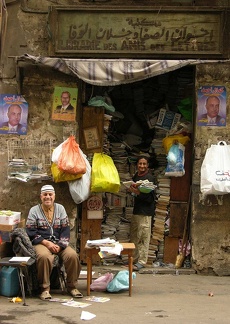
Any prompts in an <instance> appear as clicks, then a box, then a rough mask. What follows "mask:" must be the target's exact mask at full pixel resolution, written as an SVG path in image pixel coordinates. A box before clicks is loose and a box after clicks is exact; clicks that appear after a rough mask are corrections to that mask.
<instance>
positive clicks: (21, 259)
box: [9, 257, 30, 262]
mask: <svg viewBox="0 0 230 324" xmlns="http://www.w3.org/2000/svg"><path fill="white" fill-rule="evenodd" d="M29 259H30V257H13V258H11V259H10V260H9V262H23V261H24V262H28V261H29Z"/></svg>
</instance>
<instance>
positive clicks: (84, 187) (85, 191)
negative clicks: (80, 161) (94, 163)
mask: <svg viewBox="0 0 230 324" xmlns="http://www.w3.org/2000/svg"><path fill="white" fill-rule="evenodd" d="M85 162H86V173H85V174H83V176H82V177H81V179H78V180H75V181H69V182H68V185H69V191H70V194H71V196H72V198H73V200H74V202H75V203H76V204H80V203H82V202H83V201H85V200H87V199H88V198H89V196H90V184H91V165H90V163H89V161H88V160H87V158H86V157H85Z"/></svg>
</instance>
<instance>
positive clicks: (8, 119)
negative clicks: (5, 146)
mask: <svg viewBox="0 0 230 324" xmlns="http://www.w3.org/2000/svg"><path fill="white" fill-rule="evenodd" d="M27 118H28V103H27V102H26V100H25V99H24V98H23V96H21V95H17V94H1V95H0V134H16V135H26V134H27Z"/></svg>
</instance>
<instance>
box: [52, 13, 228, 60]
mask: <svg viewBox="0 0 230 324" xmlns="http://www.w3.org/2000/svg"><path fill="white" fill-rule="evenodd" d="M49 19H50V20H49V24H50V28H51V40H50V44H49V45H50V46H49V54H50V55H51V56H53V55H59V56H64V55H65V56H66V55H67V54H68V55H69V56H71V55H72V56H73V55H74V56H75V57H76V56H82V55H85V56H92V55H93V56H97V57H98V56H103V57H106V56H107V57H108V56H110V57H111V56H119V57H121V55H122V56H123V57H130V56H133V55H135V57H138V56H142V57H143V56H145V57H149V56H151V57H154V56H157V57H159V56H164V57H165V54H167V55H171V56H175V57H177V58H178V56H182V55H183V56H185V55H186V56H189V57H194V58H197V57H199V58H200V57H201V56H210V55H211V56H223V53H224V50H223V46H224V45H223V44H222V39H223V38H224V33H225V32H226V29H228V28H225V29H224V28H223V24H224V22H225V26H227V25H226V21H225V19H226V20H227V19H228V18H227V14H224V12H222V11H217V10H205V11H204V10H199V11H197V10H196V11H195V10H191V9H188V10H186V11H185V10H172V9H171V10H170V11H169V10H166V9H162V10H155V9H152V8H135V9H125V8H120V9H112V8H106V9H105V8H104V9H102V8H100V9H95V8H85V9H82V8H77V9H74V8H73V7H72V8H68V7H67V8H63V7H62V8H60V7H52V10H51V13H50V16H49ZM223 30H225V32H223Z"/></svg>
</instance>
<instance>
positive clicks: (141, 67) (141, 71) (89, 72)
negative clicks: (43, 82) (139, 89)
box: [17, 54, 230, 86]
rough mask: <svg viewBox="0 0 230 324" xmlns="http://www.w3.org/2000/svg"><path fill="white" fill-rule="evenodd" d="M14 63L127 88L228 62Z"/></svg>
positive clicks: (47, 60)
mask: <svg viewBox="0 0 230 324" xmlns="http://www.w3.org/2000/svg"><path fill="white" fill-rule="evenodd" d="M17 60H18V61H20V60H29V61H31V62H33V63H35V64H44V65H48V66H50V67H52V68H54V69H57V70H59V71H61V72H63V73H66V74H74V75H76V76H77V77H78V78H79V79H81V80H83V81H85V82H86V83H89V84H92V85H97V86H115V85H119V84H127V83H132V82H136V81H140V80H144V79H147V78H150V77H154V76H157V75H160V74H164V73H167V72H170V71H174V70H176V69H179V68H182V67H184V66H186V65H196V64H202V63H214V62H230V60H197V59H188V60H144V59H68V58H54V57H42V56H33V55H29V54H24V55H22V56H20V57H17Z"/></svg>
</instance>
